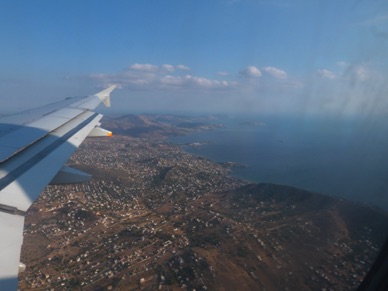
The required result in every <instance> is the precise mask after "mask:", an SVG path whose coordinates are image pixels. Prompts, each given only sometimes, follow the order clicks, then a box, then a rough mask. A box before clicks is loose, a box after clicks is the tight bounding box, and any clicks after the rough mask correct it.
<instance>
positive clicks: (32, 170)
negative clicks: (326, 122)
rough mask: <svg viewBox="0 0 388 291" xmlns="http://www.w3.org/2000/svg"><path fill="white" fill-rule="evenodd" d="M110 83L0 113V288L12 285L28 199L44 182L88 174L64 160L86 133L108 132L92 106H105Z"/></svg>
mask: <svg viewBox="0 0 388 291" xmlns="http://www.w3.org/2000/svg"><path fill="white" fill-rule="evenodd" d="M114 88H115V86H111V87H109V88H107V89H105V90H103V91H101V92H99V93H97V94H95V95H92V96H88V97H75V98H67V99H65V100H63V101H60V102H56V103H53V104H49V105H46V106H43V107H39V108H36V109H32V110H28V111H25V112H22V113H18V114H14V115H11V116H7V117H3V118H0V235H1V236H0V290H16V289H17V284H18V280H17V277H18V273H19V268H23V264H21V263H19V260H20V250H21V245H22V243H23V227H24V215H25V212H26V211H27V209H28V208H29V207H30V206H31V204H32V203H33V201H34V200H35V199H36V198H37V197H38V196H39V194H40V193H41V192H42V191H43V189H44V188H45V187H46V185H47V184H49V183H50V182H55V183H72V182H82V181H86V180H88V179H90V175H87V174H86V173H82V172H80V171H77V170H75V169H71V168H68V167H64V164H65V163H66V161H67V160H68V159H69V158H70V156H71V155H72V154H73V153H74V152H75V150H76V149H77V148H78V146H79V145H80V144H81V143H82V141H83V140H84V139H85V138H86V137H87V136H88V135H91V136H110V135H111V133H110V132H109V131H106V130H104V129H102V128H100V127H99V125H100V119H101V118H102V115H101V114H98V113H95V112H93V110H94V109H95V108H96V107H97V106H98V105H99V104H100V103H101V102H103V103H104V104H105V105H106V106H109V105H110V93H111V92H112V91H113V90H114Z"/></svg>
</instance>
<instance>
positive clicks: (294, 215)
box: [19, 136, 388, 290]
mask: <svg viewBox="0 0 388 291" xmlns="http://www.w3.org/2000/svg"><path fill="white" fill-rule="evenodd" d="M69 164H70V165H71V166H74V167H77V168H79V169H81V170H84V171H86V172H89V173H91V174H93V176H94V178H93V180H92V181H91V182H89V183H85V184H77V185H65V186H59V185H52V186H49V187H47V189H46V191H45V192H44V193H42V195H41V196H40V198H39V199H38V200H37V201H36V203H34V205H33V206H32V207H31V208H30V210H29V213H28V216H27V218H26V226H25V239H24V246H23V249H22V262H23V263H25V264H26V265H27V270H26V271H25V272H24V273H22V274H21V275H20V283H19V289H20V290H30V289H36V290H50V289H52V290H56V289H57V288H61V289H63V290H74V289H75V290H78V289H79V290H81V289H82V290H141V289H143V288H145V289H150V288H151V289H160V290H171V288H172V287H173V288H176V290H180V289H189V290H194V289H195V290H207V289H210V290H212V289H215V288H217V289H221V290H230V288H233V289H247V290H248V289H249V290H256V289H257V288H259V289H263V288H266V289H267V290H276V289H283V290H287V289H288V290H295V289H296V288H297V289H300V290H303V289H306V290H307V289H310V288H315V287H316V288H318V287H319V288H321V289H322V290H323V289H326V290H335V289H338V288H340V289H342V290H351V289H354V288H355V287H357V286H358V284H359V283H360V282H361V280H362V279H363V277H364V276H365V274H366V271H367V270H368V269H369V268H370V265H371V264H372V262H373V260H374V257H375V256H376V255H377V253H378V250H379V248H380V245H381V244H382V242H383V239H384V234H385V232H386V230H385V228H384V222H385V223H386V222H387V220H388V219H387V216H386V215H385V214H382V213H379V212H378V211H375V210H370V209H369V208H365V207H361V206H357V207H355V206H354V205H351V206H349V205H348V204H349V203H348V202H345V201H342V200H339V199H335V198H330V197H327V196H323V195H319V194H312V193H310V192H307V191H304V190H299V189H295V188H291V187H286V186H278V185H271V184H257V185H256V184H250V183H248V182H247V181H243V180H239V179H236V178H233V177H231V176H229V175H228V173H229V172H230V168H229V166H230V165H229V164H216V163H213V162H211V161H209V160H207V159H205V158H202V157H196V156H193V155H190V154H188V153H185V152H183V151H182V150H181V149H180V148H179V147H178V146H175V145H170V144H168V143H167V142H166V141H165V140H163V139H147V138H132V137H128V136H114V137H113V138H111V139H92V138H91V139H88V140H86V141H85V142H84V144H83V145H82V146H81V147H80V149H79V151H77V152H76V154H75V155H74V156H73V157H72V159H71V160H70V163H69ZM351 207H353V209H354V210H353V212H352V213H350V212H349V211H350V210H349V208H351ZM364 208H365V209H364ZM362 211H364V212H365V213H369V216H370V217H373V219H371V220H369V221H364V222H362V221H357V220H356V219H355V217H356V216H357V213H360V212H362ZM342 212H344V213H345V214H343V213H342ZM376 221H380V223H376ZM350 222H352V223H353V224H354V223H357V226H354V225H351V223H350ZM174 290H175V289H174Z"/></svg>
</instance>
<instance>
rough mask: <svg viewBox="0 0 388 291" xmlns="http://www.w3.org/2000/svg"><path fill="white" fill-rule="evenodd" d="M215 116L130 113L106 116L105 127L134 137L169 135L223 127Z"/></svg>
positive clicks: (104, 119)
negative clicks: (215, 121) (115, 116)
mask: <svg viewBox="0 0 388 291" xmlns="http://www.w3.org/2000/svg"><path fill="white" fill-rule="evenodd" d="M214 120H215V118H214V117H213V116H206V117H188V116H180V115H173V114H140V115H137V114H128V115H124V116H121V117H118V118H112V117H104V118H103V120H102V122H103V124H104V127H105V128H106V129H108V130H111V131H113V132H114V133H117V134H122V135H129V136H132V137H168V136H175V135H183V134H188V133H190V132H193V131H198V130H210V129H212V128H215V127H221V126H222V124H219V123H214Z"/></svg>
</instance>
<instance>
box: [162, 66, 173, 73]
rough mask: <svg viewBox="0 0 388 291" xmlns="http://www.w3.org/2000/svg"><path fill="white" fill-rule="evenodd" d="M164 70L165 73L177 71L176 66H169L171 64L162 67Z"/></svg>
mask: <svg viewBox="0 0 388 291" xmlns="http://www.w3.org/2000/svg"><path fill="white" fill-rule="evenodd" d="M162 69H163V70H165V71H169V72H173V71H175V68H174V66H173V65H169V64H164V65H162Z"/></svg>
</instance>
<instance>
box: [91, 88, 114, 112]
mask: <svg viewBox="0 0 388 291" xmlns="http://www.w3.org/2000/svg"><path fill="white" fill-rule="evenodd" d="M116 88H117V84H114V85H111V86H109V87H108V88H106V89H104V90H102V91H100V92H98V93H97V94H95V95H96V96H97V97H98V98H99V99H100V100H101V101H102V102H103V103H104V105H105V106H106V107H110V94H111V93H112V91H113V90H114V89H116Z"/></svg>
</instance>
